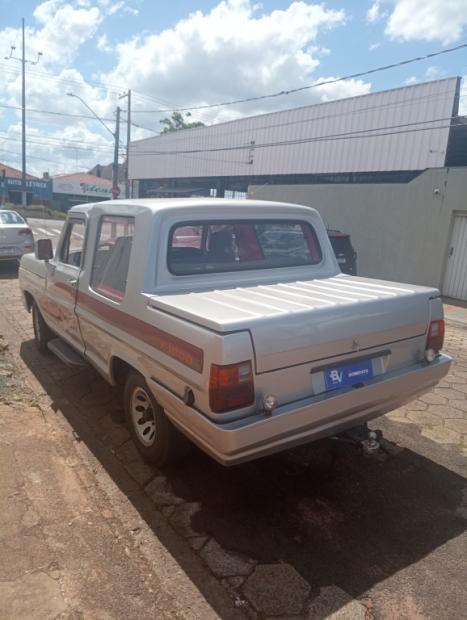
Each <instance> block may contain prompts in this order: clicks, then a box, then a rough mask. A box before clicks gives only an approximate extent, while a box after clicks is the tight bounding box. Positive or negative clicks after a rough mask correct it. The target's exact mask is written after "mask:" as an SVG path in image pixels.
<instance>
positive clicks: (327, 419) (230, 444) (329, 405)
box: [155, 355, 452, 465]
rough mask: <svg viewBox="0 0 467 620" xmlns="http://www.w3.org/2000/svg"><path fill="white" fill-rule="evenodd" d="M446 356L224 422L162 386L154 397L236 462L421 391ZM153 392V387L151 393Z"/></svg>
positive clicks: (338, 427)
mask: <svg viewBox="0 0 467 620" xmlns="http://www.w3.org/2000/svg"><path fill="white" fill-rule="evenodd" d="M451 361H452V360H451V358H450V357H449V356H447V355H439V356H438V357H437V358H436V360H435V361H434V362H432V363H431V364H426V363H419V364H414V365H413V366H410V367H408V368H404V369H399V370H396V371H393V372H391V373H387V374H385V375H379V376H377V377H375V378H374V379H373V380H372V381H371V382H370V383H368V384H367V385H364V386H362V387H360V388H346V389H343V390H339V391H338V392H337V391H335V392H328V393H326V394H321V395H319V396H314V397H311V398H306V399H303V400H300V401H297V402H294V403H290V404H288V405H284V406H282V407H278V408H277V409H275V410H274V412H273V414H272V415H271V416H269V417H266V416H265V415H263V414H257V415H254V416H249V417H248V418H242V419H241V420H236V421H234V422H228V423H226V424H219V423H215V422H213V421H212V420H209V419H208V418H206V417H205V416H204V415H202V414H201V413H199V412H198V411H196V410H194V409H192V408H190V407H187V406H185V405H183V403H182V406H180V401H179V399H178V398H177V403H176V406H174V405H175V403H174V394H173V393H170V392H168V391H166V390H164V392H165V393H164V394H161V386H160V385H158V386H157V390H155V395H156V398H158V400H159V402H160V403H161V405H162V406H163V407H164V408H165V410H166V412H167V415H168V416H169V417H170V419H171V420H172V422H173V423H174V424H175V425H176V426H177V427H178V428H179V429H180V430H181V431H182V432H183V433H184V434H185V435H187V436H188V437H189V438H190V439H191V440H192V441H193V442H194V443H196V444H197V445H198V446H199V447H200V448H201V449H202V450H204V451H205V452H207V453H208V454H210V455H211V456H212V457H213V458H215V459H216V460H217V461H218V462H219V463H221V464H223V465H235V464H238V463H242V462H244V461H249V460H253V459H256V458H259V457H261V456H265V455H267V454H272V453H274V452H279V451H281V450H285V449H288V448H291V447H294V446H297V445H300V444H303V443H308V442H310V441H313V440H315V439H320V438H323V437H327V436H330V435H333V434H335V433H337V432H340V431H343V430H345V429H348V428H351V427H353V426H356V425H358V424H360V423H362V422H364V421H367V420H370V419H372V418H376V417H378V416H380V415H382V414H384V413H387V412H388V411H392V410H393V409H397V408H398V407H400V406H401V405H403V404H404V403H406V402H407V401H409V400H412V399H414V398H416V397H417V396H418V395H420V394H422V393H424V392H426V391H427V390H429V389H430V388H432V387H433V386H434V385H436V384H437V383H438V381H440V379H442V377H444V376H445V375H446V374H447V373H448V371H449V367H450V365H451ZM156 392H157V393H156ZM161 396H162V397H161Z"/></svg>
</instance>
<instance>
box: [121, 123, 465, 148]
mask: <svg viewBox="0 0 467 620" xmlns="http://www.w3.org/2000/svg"><path fill="white" fill-rule="evenodd" d="M456 118H457V117H446V118H437V119H431V120H428V121H416V122H413V123H404V124H401V125H390V126H385V127H374V128H372V129H362V130H354V131H350V132H345V133H335V134H328V135H323V136H314V137H310V138H298V139H294V140H281V141H276V142H264V143H260V144H254V145H253V147H252V144H251V143H247V144H243V145H236V146H220V147H213V148H201V149H184V150H171V151H170V150H167V151H136V150H134V151H133V152H132V155H133V156H134V157H135V156H141V155H181V154H194V153H216V152H222V151H239V150H246V149H251V148H254V149H258V148H267V147H277V146H290V145H296V144H307V143H310V142H321V141H334V140H351V139H356V138H378V137H381V136H388V135H397V134H400V133H413V132H417V131H430V130H433V129H447V128H450V127H458V126H464V127H465V125H464V124H463V123H457V124H456V123H449V124H448V125H438V126H434V127H433V126H430V127H414V126H415V125H427V124H429V123H430V124H433V123H441V122H446V121H452V120H454V119H456ZM406 128H408V129H406ZM388 129H390V130H396V131H389V132H388V131H387V130H388ZM370 132H379V133H370Z"/></svg>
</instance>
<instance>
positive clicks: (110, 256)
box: [91, 215, 135, 301]
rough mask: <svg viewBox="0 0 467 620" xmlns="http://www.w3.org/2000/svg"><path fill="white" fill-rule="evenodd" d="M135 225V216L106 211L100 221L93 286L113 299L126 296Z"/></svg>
mask: <svg viewBox="0 0 467 620" xmlns="http://www.w3.org/2000/svg"><path fill="white" fill-rule="evenodd" d="M134 228H135V220H134V218H132V217H123V216H107V215H106V216H103V217H102V218H101V221H100V226H99V232H98V235H97V244H96V251H95V253H94V264H93V266H92V274H91V287H92V288H93V289H94V290H95V291H97V292H98V293H100V294H101V295H104V296H105V297H109V298H110V299H113V300H114V301H121V300H122V299H123V298H124V296H125V290H126V282H127V277H128V268H129V266H130V254H131V246H132V243H133V234H134Z"/></svg>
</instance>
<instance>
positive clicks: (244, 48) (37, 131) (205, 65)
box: [0, 0, 467, 174]
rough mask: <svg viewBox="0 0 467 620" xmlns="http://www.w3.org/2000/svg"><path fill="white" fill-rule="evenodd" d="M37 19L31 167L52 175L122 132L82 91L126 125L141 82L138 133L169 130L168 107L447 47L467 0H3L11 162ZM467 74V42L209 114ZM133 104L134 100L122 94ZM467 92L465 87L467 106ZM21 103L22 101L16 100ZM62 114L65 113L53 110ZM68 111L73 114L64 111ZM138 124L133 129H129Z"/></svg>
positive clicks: (458, 38)
mask: <svg viewBox="0 0 467 620" xmlns="http://www.w3.org/2000/svg"><path fill="white" fill-rule="evenodd" d="M22 17H24V18H25V20H26V25H27V57H28V58H31V59H35V58H36V54H37V52H38V51H41V52H42V54H43V56H42V58H41V60H40V63H39V64H38V65H35V66H28V76H27V83H28V89H27V95H28V96H27V107H28V108H30V109H31V110H36V111H35V112H31V113H29V114H28V136H29V138H30V140H29V144H28V155H29V157H28V169H29V170H30V171H31V172H32V173H36V174H40V173H41V172H42V171H44V170H48V171H50V172H51V173H52V174H54V173H58V172H72V171H75V170H82V169H87V168H89V167H91V166H92V165H94V164H95V163H98V162H100V163H106V162H108V161H110V160H111V158H112V137H111V136H110V134H109V133H108V132H106V130H105V128H103V127H102V126H101V125H99V123H98V122H97V121H94V120H92V119H90V118H89V119H87V118H80V117H78V116H77V117H70V116H66V115H67V114H76V115H79V114H81V115H83V114H84V115H87V114H88V112H87V110H86V108H85V107H84V105H83V104H82V103H81V102H80V101H79V100H78V99H77V98H70V97H67V96H66V93H67V92H70V91H72V92H73V93H74V94H76V95H79V96H80V97H82V99H83V100H85V101H86V102H87V104H88V105H90V106H91V107H92V108H93V109H94V110H95V111H96V113H97V114H98V115H99V116H100V117H102V118H104V119H107V120H106V122H107V123H108V124H109V125H113V111H114V109H115V107H116V105H117V103H118V95H119V93H121V92H123V91H124V90H126V89H127V88H131V89H132V91H133V108H134V111H135V113H134V116H133V119H134V122H135V123H136V124H138V125H140V126H142V127H146V128H148V129H150V130H152V131H147V130H145V129H140V128H137V127H133V129H132V132H133V136H134V137H135V138H142V137H148V136H150V135H154V132H156V131H158V129H159V127H160V125H159V120H160V118H161V117H162V116H164V114H158V113H154V112H151V113H145V112H144V110H155V109H161V108H173V107H176V106H182V107H190V106H197V105H205V104H209V103H215V102H219V101H225V100H232V99H238V98H243V97H250V96H256V95H261V94H264V93H270V92H276V91H279V90H287V89H290V88H294V87H298V86H303V85H305V84H310V83H313V82H315V81H319V80H322V79H329V78H333V77H338V76H342V75H346V74H349V73H355V72H358V71H364V70H365V69H370V68H372V67H377V66H380V65H385V64H389V63H392V62H397V61H398V60H403V59H406V58H411V57H414V56H419V55H422V54H426V53H430V52H435V51H438V50H441V49H446V48H449V47H452V46H455V45H457V44H459V43H463V42H465V41H467V32H466V30H467V0H381V1H377V0H376V1H375V0H368V1H366V0H360V1H358V2H345V1H343V2H339V1H337V0H331V1H328V2H323V3H315V2H305V1H298V2H290V1H279V0H274V1H264V2H262V3H261V4H259V3H255V2H254V1H249V0H224V2H220V1H218V0H213V1H202V2H200V1H189V0H182V1H175V2H172V3H167V2H155V1H149V0H44V1H42V2H41V1H40V0H22V1H21V2H18V1H17V0H2V10H1V11H0V69H1V71H0V81H1V86H2V88H1V89H0V161H2V162H4V163H8V164H10V165H13V166H19V164H20V149H21V142H20V121H21V117H20V113H19V111H18V110H16V109H15V106H18V105H20V101H21V91H20V75H19V69H20V63H19V62H17V61H14V60H9V61H5V60H3V58H4V56H8V55H9V53H10V45H12V44H14V45H16V46H17V49H16V52H15V53H16V54H18V52H19V51H20V39H19V36H20V30H19V28H20V23H21V18H22ZM465 74H467V51H466V50H462V51H459V52H454V53H451V54H446V55H444V56H440V57H438V58H435V59H432V60H431V61H423V62H420V63H416V64H413V65H409V66H406V67H403V68H400V69H393V70H389V71H386V72H384V73H379V74H375V75H371V76H368V77H363V78H361V79H359V80H350V81H346V82H340V83H338V84H336V85H333V86H328V87H322V88H319V89H314V90H309V91H305V92H304V93H301V94H297V95H293V96H292V95H291V96H290V97H282V98H277V99H275V100H272V101H266V102H257V103H250V104H239V105H236V106H226V107H221V108H215V109H213V110H211V111H208V112H206V111H201V112H197V111H195V110H193V118H195V119H200V120H202V121H203V122H205V123H215V122H221V121H223V120H229V119H231V118H238V117H240V116H244V115H250V114H258V113H263V112H268V111H271V110H274V109H285V108H288V107H294V106H297V105H306V104H309V103H315V102H319V101H323V100H329V99H335V98H340V97H348V96H354V95H361V94H365V93H367V92H372V91H377V90H382V89H386V88H394V87H398V86H403V85H405V84H409V83H413V82H415V81H425V80H427V79H437V78H441V77H447V76H452V75H461V76H463V75H465ZM120 103H121V104H122V106H123V107H124V101H123V102H120ZM466 103H467V101H465V100H464V97H463V98H462V101H461V105H462V106H463V109H465V108H466V107H467V106H466V105H465V104H466ZM7 106H13V107H7ZM51 111H52V112H56V114H55V115H51V114H46V112H51ZM61 115H63V116H61ZM122 129H123V131H125V128H124V127H123V128H122Z"/></svg>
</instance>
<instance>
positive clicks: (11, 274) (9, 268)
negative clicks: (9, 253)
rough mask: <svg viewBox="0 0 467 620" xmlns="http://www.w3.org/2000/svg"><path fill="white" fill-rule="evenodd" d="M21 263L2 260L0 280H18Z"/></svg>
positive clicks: (0, 262) (0, 263)
mask: <svg viewBox="0 0 467 620" xmlns="http://www.w3.org/2000/svg"><path fill="white" fill-rule="evenodd" d="M18 269H19V261H17V260H0V280H15V279H16V278H18Z"/></svg>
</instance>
